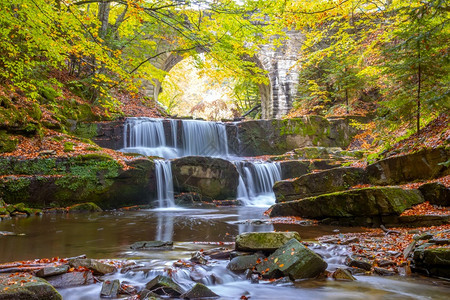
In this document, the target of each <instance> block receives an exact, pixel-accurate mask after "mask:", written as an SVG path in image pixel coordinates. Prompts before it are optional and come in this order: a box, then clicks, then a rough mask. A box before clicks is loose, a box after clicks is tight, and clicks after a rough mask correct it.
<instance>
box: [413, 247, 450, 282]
mask: <svg viewBox="0 0 450 300" xmlns="http://www.w3.org/2000/svg"><path fill="white" fill-rule="evenodd" d="M429 245H432V244H424V245H422V246H421V247H417V248H416V249H415V250H414V254H413V265H414V269H413V270H415V271H425V273H426V274H428V275H432V276H439V277H444V278H450V248H447V247H441V248H431V249H427V247H429Z"/></svg>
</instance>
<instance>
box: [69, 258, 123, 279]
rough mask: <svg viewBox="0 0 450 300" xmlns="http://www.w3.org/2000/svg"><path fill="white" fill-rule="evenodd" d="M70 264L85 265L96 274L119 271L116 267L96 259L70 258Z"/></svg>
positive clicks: (76, 266) (75, 266)
mask: <svg viewBox="0 0 450 300" xmlns="http://www.w3.org/2000/svg"><path fill="white" fill-rule="evenodd" d="M69 265H70V266H71V267H74V268H79V267H84V268H87V269H89V270H92V271H93V272H94V275H105V274H109V273H114V272H116V271H117V269H116V267H114V266H112V265H108V264H105V263H102V262H99V261H97V260H95V259H89V258H86V259H83V258H76V259H71V260H69Z"/></svg>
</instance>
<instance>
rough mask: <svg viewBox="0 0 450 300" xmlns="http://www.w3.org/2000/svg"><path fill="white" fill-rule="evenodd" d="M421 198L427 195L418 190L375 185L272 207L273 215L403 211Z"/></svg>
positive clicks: (367, 214)
mask: <svg viewBox="0 0 450 300" xmlns="http://www.w3.org/2000/svg"><path fill="white" fill-rule="evenodd" d="M421 202H423V197H422V195H421V193H420V192H419V191H417V190H403V189H401V188H398V187H372V188H364V189H355V190H350V191H343V192H336V193H331V194H325V195H320V196H317V197H309V198H304V199H302V200H295V201H290V202H284V203H277V204H275V205H273V206H272V207H271V208H272V210H271V213H270V216H271V217H279V216H300V217H305V218H312V219H324V218H348V217H370V216H384V215H399V214H401V213H402V212H403V211H405V210H406V209H408V208H410V207H411V206H412V205H415V204H419V203H421Z"/></svg>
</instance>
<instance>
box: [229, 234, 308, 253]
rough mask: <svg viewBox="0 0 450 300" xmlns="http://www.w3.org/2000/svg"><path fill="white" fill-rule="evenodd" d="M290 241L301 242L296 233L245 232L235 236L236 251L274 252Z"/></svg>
mask: <svg viewBox="0 0 450 300" xmlns="http://www.w3.org/2000/svg"><path fill="white" fill-rule="evenodd" d="M291 239H296V240H299V241H300V240H301V238H300V235H299V234H298V232H246V233H242V234H240V235H238V236H236V246H235V247H236V250H238V251H253V252H256V251H275V250H276V249H278V248H279V247H281V246H283V245H284V244H285V243H286V242H288V241H289V240H291Z"/></svg>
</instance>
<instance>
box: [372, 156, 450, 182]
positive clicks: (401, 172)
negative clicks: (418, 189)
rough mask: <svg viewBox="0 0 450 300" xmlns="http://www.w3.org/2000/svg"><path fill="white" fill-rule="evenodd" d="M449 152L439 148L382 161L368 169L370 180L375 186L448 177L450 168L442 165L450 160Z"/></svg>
mask: <svg viewBox="0 0 450 300" xmlns="http://www.w3.org/2000/svg"><path fill="white" fill-rule="evenodd" d="M449 151H450V150H449V149H446V148H444V147H438V148H435V149H423V150H420V151H418V152H416V153H411V154H405V155H400V156H395V157H389V158H386V159H383V160H380V161H378V162H376V163H373V164H371V165H369V166H368V167H367V172H368V176H369V180H370V182H371V183H372V184H375V185H394V184H400V183H406V182H411V181H415V180H419V179H432V178H437V177H440V176H445V175H448V174H449V169H448V167H446V166H444V165H443V164H441V163H443V162H446V161H448V160H449V157H450V154H449Z"/></svg>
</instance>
